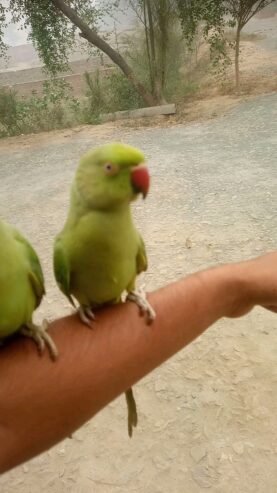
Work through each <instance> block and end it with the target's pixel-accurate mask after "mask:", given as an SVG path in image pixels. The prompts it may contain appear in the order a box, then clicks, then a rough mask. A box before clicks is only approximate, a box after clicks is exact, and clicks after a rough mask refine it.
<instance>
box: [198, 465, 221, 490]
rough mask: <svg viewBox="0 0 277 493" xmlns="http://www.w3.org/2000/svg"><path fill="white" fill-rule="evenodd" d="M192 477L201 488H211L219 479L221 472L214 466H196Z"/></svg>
mask: <svg viewBox="0 0 277 493" xmlns="http://www.w3.org/2000/svg"><path fill="white" fill-rule="evenodd" d="M192 477H193V479H194V481H195V482H196V483H197V484H198V486H200V488H210V487H211V486H213V485H214V484H215V483H217V482H218V480H219V473H218V471H216V469H214V468H213V467H208V466H195V468H194V469H193V470H192Z"/></svg>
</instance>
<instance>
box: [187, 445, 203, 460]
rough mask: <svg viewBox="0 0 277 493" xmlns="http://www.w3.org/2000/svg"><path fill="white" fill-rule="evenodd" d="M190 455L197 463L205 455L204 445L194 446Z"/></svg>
mask: <svg viewBox="0 0 277 493" xmlns="http://www.w3.org/2000/svg"><path fill="white" fill-rule="evenodd" d="M190 455H191V457H192V458H193V460H194V461H195V462H197V463H198V462H200V461H201V460H202V459H203V458H204V457H205V456H206V455H207V449H206V447H205V446H204V445H195V447H192V448H191V449H190Z"/></svg>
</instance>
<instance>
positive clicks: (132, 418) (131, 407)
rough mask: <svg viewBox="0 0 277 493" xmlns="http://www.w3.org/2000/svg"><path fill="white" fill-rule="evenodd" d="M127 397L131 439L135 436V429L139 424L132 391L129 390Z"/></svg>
mask: <svg viewBox="0 0 277 493" xmlns="http://www.w3.org/2000/svg"><path fill="white" fill-rule="evenodd" d="M125 397H126V402H127V408H128V435H129V437H130V438H131V437H132V435H133V428H135V427H136V426H137V424H138V415H137V405H136V401H135V398H134V394H133V391H132V389H128V390H127V391H126V392H125Z"/></svg>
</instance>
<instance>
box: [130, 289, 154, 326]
mask: <svg viewBox="0 0 277 493" xmlns="http://www.w3.org/2000/svg"><path fill="white" fill-rule="evenodd" d="M126 299H127V300H129V301H133V302H134V303H136V304H137V306H138V307H139V309H140V313H141V315H146V317H147V323H148V324H151V323H152V322H153V321H154V320H155V318H156V313H155V311H154V310H153V308H152V306H151V305H150V303H149V302H148V301H147V299H146V295H145V293H144V292H143V291H140V292H138V291H131V292H130V293H128V295H127V298H126Z"/></svg>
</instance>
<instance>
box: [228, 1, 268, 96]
mask: <svg viewBox="0 0 277 493" xmlns="http://www.w3.org/2000/svg"><path fill="white" fill-rule="evenodd" d="M273 1H274V0H259V1H258V2H257V1H255V0H254V1H253V0H227V1H226V6H227V10H228V13H229V14H230V15H231V17H232V19H233V20H234V23H235V26H236V40H235V77H236V92H237V93H238V94H239V92H240V74H239V54H240V36H241V31H242V29H243V28H244V26H245V25H246V24H247V22H249V21H250V19H252V17H254V15H255V14H257V13H258V12H260V11H261V10H262V9H264V8H265V7H267V5H269V4H270V3H272V2H273Z"/></svg>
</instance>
